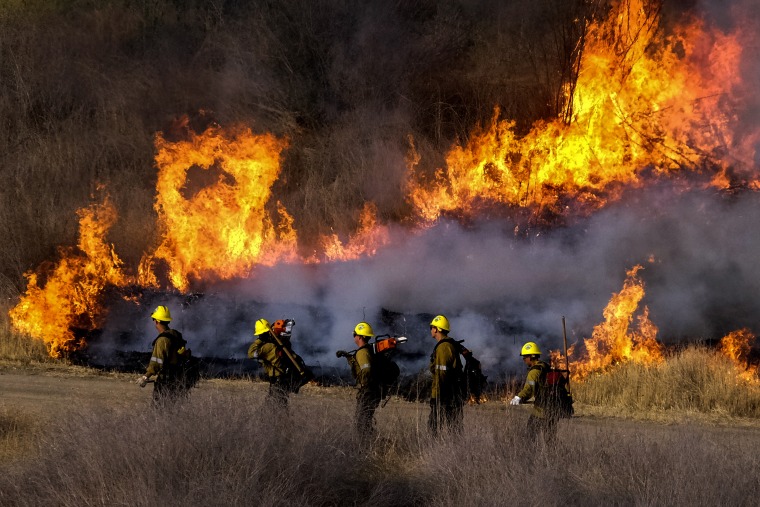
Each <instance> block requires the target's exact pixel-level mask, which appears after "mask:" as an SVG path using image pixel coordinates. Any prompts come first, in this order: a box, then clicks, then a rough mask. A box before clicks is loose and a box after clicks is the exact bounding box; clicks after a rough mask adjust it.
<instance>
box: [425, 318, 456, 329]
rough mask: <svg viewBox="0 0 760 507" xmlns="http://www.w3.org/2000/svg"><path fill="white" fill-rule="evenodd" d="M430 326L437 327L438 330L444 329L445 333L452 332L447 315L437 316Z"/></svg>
mask: <svg viewBox="0 0 760 507" xmlns="http://www.w3.org/2000/svg"><path fill="white" fill-rule="evenodd" d="M430 325H431V326H435V327H437V328H438V329H443V330H444V331H451V328H450V327H449V319H447V318H446V316H445V315H436V316H435V318H434V319H433V320H432V321H431V322H430Z"/></svg>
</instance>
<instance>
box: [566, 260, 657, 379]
mask: <svg viewBox="0 0 760 507" xmlns="http://www.w3.org/2000/svg"><path fill="white" fill-rule="evenodd" d="M641 269H642V267H641V266H640V265H636V266H634V267H632V268H631V269H630V270H629V271H628V272H627V273H626V279H625V282H624V283H623V289H622V290H621V291H620V292H618V293H616V294H613V295H612V298H611V299H610V301H609V303H608V304H607V307H606V308H605V309H604V312H603V315H604V322H602V323H601V324H598V325H596V326H595V327H594V330H593V332H592V335H591V338H587V339H584V340H583V344H584V349H585V352H584V354H583V356H581V357H577V358H576V357H575V356H574V355H573V354H574V352H575V349H576V347H575V346H573V347H571V348H570V349H569V350H568V355H569V356H570V358H571V359H572V368H571V370H572V371H571V373H572V376H573V378H574V379H576V380H582V379H584V378H586V377H587V376H588V375H589V374H591V373H599V372H603V371H605V370H607V369H608V368H610V367H611V366H614V365H616V364H620V363H624V362H635V363H642V364H649V363H658V362H661V361H662V360H663V357H664V356H663V352H664V348H663V345H662V344H661V343H659V342H658V341H657V340H656V336H657V326H655V325H654V323H652V321H651V320H649V309H648V308H647V307H646V306H645V307H644V309H643V310H642V311H641V313H640V314H638V316H636V320H637V326H636V328H634V329H632V328H631V323H632V322H633V319H634V314H635V313H636V311H637V310H638V308H639V303H640V302H641V299H642V298H643V297H644V282H643V281H642V280H641V279H640V278H639V276H638V272H639V270H641ZM554 361H556V362H557V363H558V364H564V359H563V358H562V357H561V356H559V355H556V357H555V358H554Z"/></svg>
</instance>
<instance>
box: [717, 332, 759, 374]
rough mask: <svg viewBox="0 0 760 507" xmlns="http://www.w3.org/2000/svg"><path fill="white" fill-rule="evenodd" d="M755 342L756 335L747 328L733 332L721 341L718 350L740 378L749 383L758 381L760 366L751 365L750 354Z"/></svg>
mask: <svg viewBox="0 0 760 507" xmlns="http://www.w3.org/2000/svg"><path fill="white" fill-rule="evenodd" d="M754 341H755V335H754V334H753V333H752V332H751V331H750V330H749V329H747V328H744V329H739V330H737V331H733V332H731V333H729V334H727V335H726V336H724V337H723V338H721V340H720V345H719V347H718V350H719V351H720V352H721V353H722V354H723V355H724V356H726V357H727V358H729V359H730V360H731V361H733V363H734V365H735V366H736V369H737V370H738V371H739V372H740V376H741V377H742V378H743V379H745V380H748V381H752V380H754V381H756V380H757V374H758V366H757V365H754V366H753V365H750V364H749V353H750V350H751V349H752V343H754Z"/></svg>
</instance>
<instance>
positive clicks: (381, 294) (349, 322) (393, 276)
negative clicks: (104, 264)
mask: <svg viewBox="0 0 760 507" xmlns="http://www.w3.org/2000/svg"><path fill="white" fill-rule="evenodd" d="M758 223H760V195H758V193H756V192H753V191H743V192H739V193H736V194H724V193H718V192H710V191H691V192H687V193H677V191H676V190H673V189H672V188H650V189H647V190H639V191H633V192H629V194H628V195H627V196H626V197H625V198H624V199H622V200H621V201H619V202H618V203H616V204H614V205H611V206H610V207H608V208H607V209H604V210H602V211H599V212H597V213H596V214H594V215H593V216H591V217H589V218H585V219H577V220H576V221H575V223H574V224H572V225H570V226H567V227H564V228H560V229H553V230H543V231H540V232H534V233H533V234H532V235H530V236H529V237H524V236H515V235H514V234H513V233H512V229H513V227H514V226H513V225H512V224H509V223H504V222H501V223H495V222H484V223H481V224H477V225H475V226H470V227H467V228H465V227H463V226H461V225H458V224H456V223H453V222H446V221H442V222H440V223H439V224H437V225H436V226H435V227H433V228H431V229H427V230H424V231H416V232H409V231H405V230H401V229H398V230H394V231H393V237H394V240H393V242H392V244H391V245H389V246H388V247H386V248H384V249H382V250H381V251H380V252H379V253H378V254H377V255H376V256H374V257H368V258H364V259H361V260H357V261H350V262H335V263H332V264H324V265H281V266H276V267H273V268H267V269H261V270H259V271H258V272H257V273H256V274H255V275H254V276H253V277H251V278H250V279H247V280H237V281H234V282H228V283H219V284H215V285H214V286H211V287H208V288H207V290H206V291H204V293H203V294H202V295H199V296H197V297H188V296H180V295H175V296H166V295H163V294H156V295H153V296H151V297H145V298H143V301H142V303H143V304H142V305H141V306H139V307H134V306H133V307H132V308H133V309H132V311H131V313H130V312H129V311H125V310H124V308H122V309H120V310H119V311H115V310H114V311H112V315H114V317H113V319H112V320H111V321H109V323H108V325H107V326H106V329H105V331H104V338H103V342H104V343H106V342H108V343H110V346H113V344H114V342H115V338H114V337H116V336H119V334H120V333H121V334H123V333H124V332H125V331H126V332H127V333H128V335H130V336H132V338H131V339H127V341H126V342H125V343H122V346H123V347H128V348H131V349H132V350H146V351H147V350H149V349H150V342H151V340H152V339H153V338H154V335H155V329H154V328H153V324H152V322H151V320H150V317H149V315H150V310H152V308H153V307H155V305H157V304H167V305H168V306H169V307H170V309H171V310H172V313H173V316H174V321H173V323H172V324H173V327H175V328H177V329H179V330H180V331H182V332H183V333H184V334H185V336H186V338H187V339H188V340H190V342H191V344H192V346H193V349H194V350H195V352H196V353H197V354H200V355H204V356H214V357H224V358H235V359H242V358H244V357H245V354H246V350H247V347H248V345H249V344H250V343H251V342H252V340H253V334H252V328H253V324H254V322H255V321H256V319H258V318H262V317H263V318H266V319H268V320H269V321H270V322H273V321H274V320H276V319H279V318H294V319H295V320H296V327H295V332H294V336H293V343H294V347H295V349H296V351H297V352H299V353H301V354H302V355H303V356H304V357H305V359H306V360H307V362H308V363H309V364H314V365H320V366H322V367H340V366H341V365H343V362H342V360H338V359H337V358H335V355H334V352H335V351H336V350H339V349H347V350H350V349H352V348H353V340H352V335H351V331H352V329H353V327H354V326H355V325H356V323H358V322H360V321H363V320H366V321H368V322H369V323H370V324H371V325H372V326H373V328H374V330H375V333H376V334H385V333H390V334H391V335H394V336H398V335H402V334H403V335H406V336H407V337H408V338H409V341H408V342H407V343H406V344H405V345H404V346H403V350H404V352H405V353H406V354H405V356H406V357H407V359H408V360H407V361H406V363H405V364H406V367H407V372H409V371H410V370H415V369H417V368H422V367H424V364H425V362H426V358H427V355H429V353H430V351H431V350H432V347H433V345H434V341H433V340H432V338H430V335H429V330H428V325H429V322H430V320H431V319H432V317H433V316H435V315H436V314H438V313H443V314H445V315H446V316H447V317H448V318H449V320H450V321H451V326H452V329H451V334H452V336H454V337H455V338H458V339H465V340H466V341H465V345H466V346H468V347H469V348H470V349H472V350H473V351H474V353H475V355H476V357H478V358H479V359H481V361H482V362H483V365H484V368H485V369H486V370H487V372H491V373H494V372H502V371H520V369H521V368H520V363H519V360H518V356H519V350H520V347H521V345H522V344H523V342H525V341H528V340H531V341H537V342H538V343H539V344H540V345H541V347H542V348H544V349H554V350H557V349H561V348H562V317H563V316H564V317H565V318H566V321H567V332H568V339H569V342H570V343H574V342H577V341H580V340H581V339H582V338H589V337H590V336H591V333H592V331H593V328H594V326H595V325H596V324H599V323H600V322H602V321H603V317H602V311H603V309H604V307H605V306H606V304H607V303H608V302H609V300H610V298H611V296H612V294H613V293H616V292H619V291H620V290H621V289H622V286H623V281H624V280H625V277H626V271H627V270H629V269H630V268H631V267H633V266H634V265H637V264H641V265H642V266H643V267H644V269H643V270H642V271H640V273H639V275H640V277H641V279H642V280H643V281H644V284H645V291H646V295H645V297H644V299H643V301H642V303H641V305H642V307H643V306H644V305H646V306H647V307H648V308H649V309H650V319H651V320H652V321H653V322H654V324H655V325H656V326H657V327H658V328H659V330H660V332H659V336H658V338H659V339H660V340H661V341H663V342H665V343H674V342H680V341H694V340H705V339H718V338H721V337H722V336H723V335H725V334H726V333H728V332H730V331H733V330H735V329H739V328H742V327H749V328H750V329H751V330H753V331H754V332H755V333H757V332H759V331H760V302H758V297H757V295H758V293H760V265H758V262H757V252H759V251H760V235H758V234H757V233H756V228H757V224H758ZM122 304H123V305H128V303H122ZM117 315H118V316H119V317H116V316H117ZM127 315H129V317H128V318H129V320H130V322H131V325H130V324H125V316H127ZM117 318H118V321H117V320H116V319H117Z"/></svg>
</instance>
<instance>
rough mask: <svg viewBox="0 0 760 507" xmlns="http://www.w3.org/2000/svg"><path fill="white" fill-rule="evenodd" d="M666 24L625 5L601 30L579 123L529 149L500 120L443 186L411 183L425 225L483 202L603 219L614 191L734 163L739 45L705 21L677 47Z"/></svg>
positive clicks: (534, 137) (590, 56)
mask: <svg viewBox="0 0 760 507" xmlns="http://www.w3.org/2000/svg"><path fill="white" fill-rule="evenodd" d="M658 21H659V20H658V19H657V16H656V15H655V14H654V13H651V12H650V11H648V10H647V9H646V8H645V2H643V1H642V0H628V1H627V0H621V1H619V2H617V3H616V5H614V6H613V8H612V9H611V11H610V13H609V16H608V17H607V19H605V20H604V21H603V22H601V23H594V24H592V25H590V26H589V30H588V36H587V43H586V46H585V48H584V51H583V60H582V62H581V70H580V73H579V77H578V80H577V84H576V86H575V89H574V94H573V96H572V117H571V118H570V121H569V122H568V121H566V119H565V118H557V119H556V120H554V121H551V122H548V123H539V124H536V125H535V126H534V128H533V129H532V130H531V131H530V133H528V135H526V136H525V137H523V138H518V137H517V135H516V134H515V130H514V123H513V122H510V121H503V120H502V121H499V120H498V111H497V113H495V114H494V116H493V119H492V121H491V123H490V125H487V126H486V127H485V128H483V129H480V130H477V131H475V132H474V133H473V134H472V135H471V136H470V139H469V142H468V143H467V144H466V145H464V146H456V147H454V148H453V149H452V150H451V151H450V152H449V153H448V155H447V157H446V168H445V169H440V170H438V172H437V174H436V176H435V179H434V181H433V182H432V183H431V182H425V183H424V184H423V183H422V180H421V176H417V175H415V174H414V173H413V174H412V175H411V179H410V199H411V201H412V203H413V204H414V205H415V207H416V208H417V210H418V213H419V214H420V215H421V216H422V217H423V218H424V219H426V220H435V219H436V218H438V217H439V216H440V215H441V213H443V212H458V213H462V214H465V215H467V214H471V213H472V212H473V211H474V210H473V209H472V208H473V207H474V206H475V203H476V202H479V201H480V200H487V201H492V202H498V203H505V204H508V205H511V206H548V207H552V206H554V205H555V204H556V202H557V200H558V197H559V195H566V196H573V197H575V198H576V199H577V200H580V201H584V202H586V203H587V204H588V205H590V206H592V207H599V206H601V205H603V204H604V203H605V202H606V201H605V199H608V198H611V197H614V195H612V194H611V192H612V191H613V188H614V186H613V184H625V185H627V186H632V185H638V184H639V183H640V175H639V171H640V170H641V169H643V168H645V167H649V168H651V170H652V172H654V173H655V174H657V173H660V174H664V173H667V172H672V171H676V170H680V169H683V168H698V167H700V166H701V164H702V163H703V162H705V161H706V160H708V159H709V160H711V161H712V162H713V163H719V162H723V161H721V160H720V159H719V157H718V153H719V150H720V148H722V147H725V146H727V145H730V144H731V142H732V137H731V135H730V132H729V129H728V123H729V120H730V118H729V116H728V115H727V114H726V113H724V112H723V111H722V108H721V105H722V99H723V98H724V97H725V95H726V93H727V92H728V91H729V90H731V88H732V86H734V85H735V84H736V82H737V79H738V77H737V76H738V72H737V68H738V66H739V57H740V56H741V45H740V43H739V35H738V34H737V35H734V36H728V35H724V34H720V33H713V32H710V33H708V32H706V31H705V30H704V29H703V27H702V25H701V24H700V23H699V22H698V21H695V22H693V23H692V24H691V25H690V26H686V27H682V28H681V29H680V30H677V31H676V32H675V33H674V34H673V35H670V36H668V37H667V38H666V37H664V36H663V35H662V34H661V33H660V32H658V31H657V28H658ZM748 149H749V148H748ZM731 162H733V160H732V161H731ZM715 181H716V184H720V182H721V181H725V180H721V177H720V176H716V180H715Z"/></svg>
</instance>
